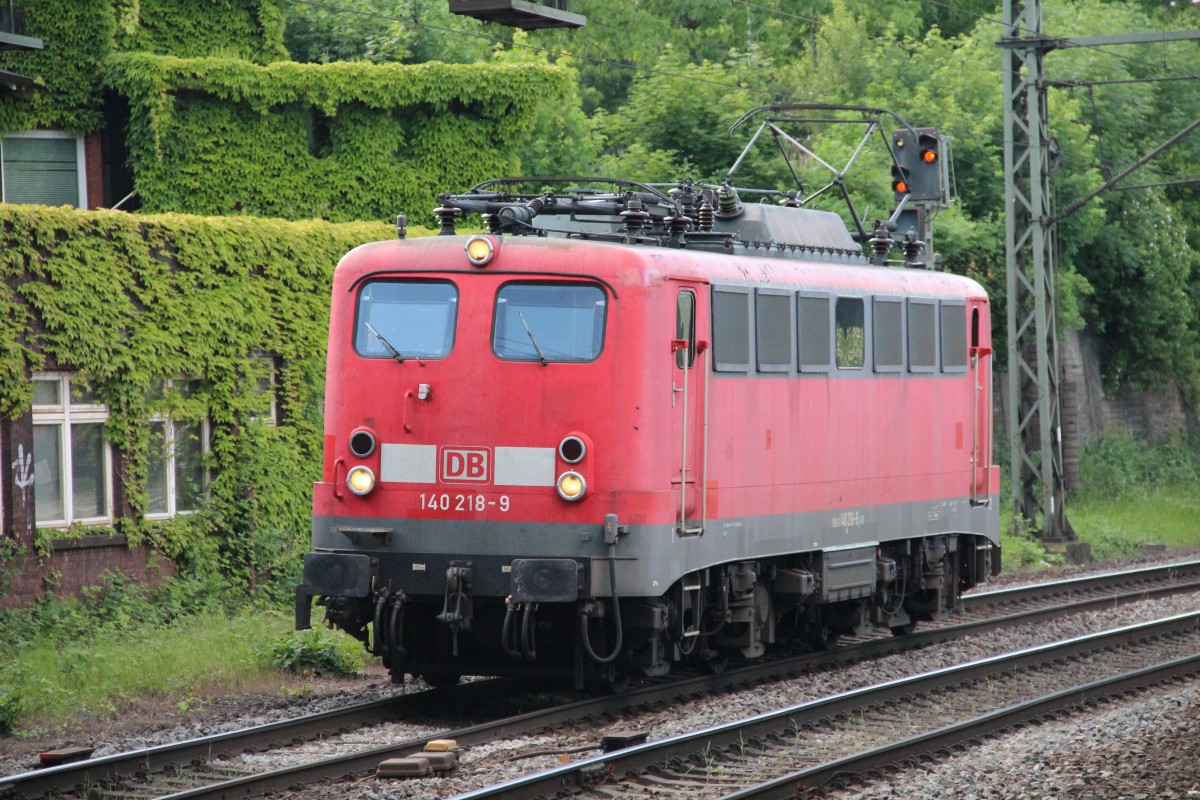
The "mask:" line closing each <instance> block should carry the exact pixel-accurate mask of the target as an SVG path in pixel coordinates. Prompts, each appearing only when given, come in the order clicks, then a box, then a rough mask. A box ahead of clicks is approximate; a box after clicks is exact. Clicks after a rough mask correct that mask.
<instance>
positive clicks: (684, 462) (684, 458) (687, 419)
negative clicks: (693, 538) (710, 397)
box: [679, 330, 696, 534]
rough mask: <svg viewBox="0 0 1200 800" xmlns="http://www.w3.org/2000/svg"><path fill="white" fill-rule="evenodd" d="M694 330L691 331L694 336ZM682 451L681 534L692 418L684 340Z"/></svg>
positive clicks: (684, 526)
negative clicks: (689, 406) (689, 404)
mask: <svg viewBox="0 0 1200 800" xmlns="http://www.w3.org/2000/svg"><path fill="white" fill-rule="evenodd" d="M695 335H696V332H695V331H694V330H693V331H692V337H693V338H694V337H695ZM683 354H684V355H683V436H682V437H681V438H682V439H683V453H682V457H681V459H680V463H679V532H680V533H681V534H682V533H684V532H686V531H687V455H688V426H689V424H690V423H691V421H692V419H691V417H690V416H688V373H689V372H691V371H692V365H691V364H690V363H689V361H690V356H691V343H690V342H685V343H684V346H683Z"/></svg>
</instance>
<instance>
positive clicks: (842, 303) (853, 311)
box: [834, 297, 867, 369]
mask: <svg viewBox="0 0 1200 800" xmlns="http://www.w3.org/2000/svg"><path fill="white" fill-rule="evenodd" d="M864 319H865V314H864V311H863V300H862V298H861V297H839V298H838V299H837V305H836V307H835V311H834V321H835V330H834V337H835V338H834V353H835V363H837V365H838V369H862V368H863V365H864V364H865V363H866V362H867V332H866V325H865V323H864Z"/></svg>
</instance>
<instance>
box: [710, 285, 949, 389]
mask: <svg viewBox="0 0 1200 800" xmlns="http://www.w3.org/2000/svg"><path fill="white" fill-rule="evenodd" d="M752 310H753V314H752V313H751V311H752ZM712 320H713V324H712V331H713V332H712V338H713V366H714V368H715V369H716V370H717V371H719V372H749V371H751V370H752V369H753V370H755V371H757V372H760V373H789V372H801V373H808V372H816V373H820V372H831V371H857V372H863V371H865V370H867V369H868V368H869V369H872V370H873V371H875V372H879V373H889V372H890V373H899V372H910V373H936V372H939V371H940V372H945V373H955V372H965V371H966V369H967V307H966V303H965V302H964V301H961V300H937V299H934V298H921V297H892V296H886V295H878V296H870V297H862V296H838V295H834V294H832V293H829V292H812V291H799V292H797V291H792V290H788V289H770V288H758V289H754V290H751V289H749V288H748V287H739V286H714V287H713V293H712ZM752 332H753V336H751V333H752Z"/></svg>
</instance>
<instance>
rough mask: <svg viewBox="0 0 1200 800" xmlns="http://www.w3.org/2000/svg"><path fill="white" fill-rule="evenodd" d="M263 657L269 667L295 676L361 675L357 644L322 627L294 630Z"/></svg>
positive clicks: (361, 661) (360, 654)
mask: <svg viewBox="0 0 1200 800" xmlns="http://www.w3.org/2000/svg"><path fill="white" fill-rule="evenodd" d="M262 655H263V657H264V660H265V662H266V663H267V664H268V665H269V666H271V667H274V668H276V669H284V670H288V671H289V672H294V673H296V674H298V675H339V676H351V675H358V674H361V672H362V666H363V650H362V646H361V645H360V644H359V643H358V642H356V641H354V640H353V639H351V638H349V637H347V636H342V635H338V634H333V633H330V632H329V631H327V630H325V629H323V628H313V629H312V630H307V631H294V632H292V633H291V634H289V635H288V636H286V637H284V638H282V639H279V640H278V641H276V642H275V643H274V644H273V645H271V646H270V648H269V649H267V650H266V651H265V652H264V653H263V654H262Z"/></svg>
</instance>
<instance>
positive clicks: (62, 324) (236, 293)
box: [0, 205, 395, 591]
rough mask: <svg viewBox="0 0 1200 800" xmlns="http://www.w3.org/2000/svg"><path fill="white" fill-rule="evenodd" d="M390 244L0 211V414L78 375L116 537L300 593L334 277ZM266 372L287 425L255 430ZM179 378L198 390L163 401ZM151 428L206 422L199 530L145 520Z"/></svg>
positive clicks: (331, 235) (366, 230) (220, 225)
mask: <svg viewBox="0 0 1200 800" xmlns="http://www.w3.org/2000/svg"><path fill="white" fill-rule="evenodd" d="M394 235H395V229H394V228H392V227H391V226H388V225H383V224H375V223H353V224H342V225H334V224H330V223H326V222H319V221H310V222H284V221H279V220H262V219H252V218H248V217H243V218H220V219H218V218H201V217H194V216H184V215H174V214H171V215H162V216H136V215H129V214H124V213H121V212H104V211H101V212H84V211H74V210H70V209H45V208H38V207H23V206H10V205H9V206H6V205H0V273H2V275H3V281H4V287H5V289H4V290H3V297H2V298H0V306H2V308H0V311H2V312H3V314H2V318H0V327H2V330H0V343H2V344H3V350H2V351H0V411H2V412H3V414H4V415H5V416H7V417H13V416H16V415H17V414H20V413H22V412H24V411H27V410H28V409H29V407H30V402H31V396H30V383H29V378H28V375H29V372H30V371H36V370H38V369H41V368H43V367H45V366H46V365H47V364H50V365H53V366H55V367H58V368H61V369H69V370H71V371H72V372H74V373H76V374H77V375H78V376H79V377H81V378H83V379H86V380H87V381H88V382H89V383H90V385H91V388H92V389H93V390H94V391H95V392H97V393H98V395H99V399H100V400H101V401H102V402H103V403H104V404H105V405H106V406H107V407H108V409H109V420H108V422H107V424H106V425H105V438H106V439H107V440H108V441H109V443H110V444H111V445H112V446H113V447H114V448H115V449H116V450H117V451H118V453H119V454H120V458H119V459H117V461H116V463H117V465H118V469H119V474H118V475H117V480H118V481H119V483H120V484H121V485H122V486H123V490H124V495H125V498H126V506H127V508H126V511H127V512H131V513H127V515H126V516H125V518H122V519H119V520H118V522H117V525H116V527H117V530H118V531H119V532H120V533H122V534H125V535H126V536H128V537H129V541H130V542H131V543H134V544H137V543H143V542H144V543H147V544H152V545H154V546H155V547H157V549H159V550H160V551H161V552H163V553H164V554H165V555H167V556H169V557H172V558H182V559H183V560H184V562H185V563H187V562H189V561H192V562H193V563H196V562H203V563H204V564H205V565H206V566H207V567H210V568H218V567H219V568H220V569H221V570H222V571H223V572H224V573H225V574H227V575H231V576H234V577H235V578H239V577H240V578H245V580H246V581H247V582H248V583H252V582H253V581H254V580H255V576H259V578H262V577H263V576H265V575H268V574H269V575H273V576H275V577H292V578H294V577H295V576H294V574H293V573H295V571H296V569H298V565H299V563H300V553H301V552H303V550H304V549H305V548H306V545H307V540H308V535H309V527H310V519H309V517H310V512H311V496H310V495H311V487H312V482H313V480H315V479H316V478H317V476H319V474H320V448H321V403H322V399H323V391H324V380H323V375H324V359H325V355H324V354H325V346H326V339H327V335H328V334H327V324H328V306H329V291H330V288H329V287H330V281H331V277H332V273H333V268H334V266H335V265H336V264H337V261H338V259H339V258H340V257H341V256H342V255H343V254H344V253H345V252H346V251H347V250H349V249H350V248H351V247H353V246H355V245H357V244H359V243H362V242H365V241H372V240H376V239H381V238H389V237H392V236H394ZM270 371H274V372H275V375H274V379H275V383H276V385H275V394H276V399H277V402H278V403H279V407H280V416H281V420H280V421H281V423H282V424H280V425H277V426H270V425H267V424H265V422H263V421H261V415H262V402H263V400H262V397H261V396H260V395H259V394H258V392H257V391H256V389H257V385H258V384H257V379H258V378H260V377H264V374H265V373H267V372H270ZM180 378H186V379H189V380H194V381H197V383H195V384H193V385H194V386H196V387H197V389H196V391H194V392H189V393H187V394H186V396H185V395H183V394H180V393H179V392H178V391H174V392H173V391H166V392H163V391H161V386H162V385H163V383H164V382H165V381H167V380H170V379H176V380H178V379H180ZM154 414H161V415H170V417H171V418H173V419H177V420H191V421H199V420H202V419H206V418H207V419H208V420H209V421H210V426H211V450H210V453H209V455H208V461H209V463H208V464H207V467H208V469H209V471H210V473H211V475H212V479H211V483H210V485H209V495H210V500H209V502H208V504H207V506H206V508H205V510H204V511H202V512H201V513H199V514H195V515H189V516H185V517H177V518H176V519H175V520H172V521H168V522H161V523H146V522H142V521H140V518H141V516H142V512H143V511H144V510H145V507H146V502H147V495H146V490H145V479H146V470H147V465H148V460H149V452H150V434H149V425H148V420H149V418H150V417H151V415H154ZM120 511H121V509H118V516H120ZM88 531H89V532H94V529H88ZM216 532H220V533H221V535H220V536H212V535H210V534H213V533H216ZM294 583H295V581H294V580H293V581H292V582H291V584H290V585H294ZM290 585H289V584H288V581H287V580H284V581H281V582H279V583H278V586H279V588H280V589H281V591H286V590H288V589H289V588H290Z"/></svg>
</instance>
